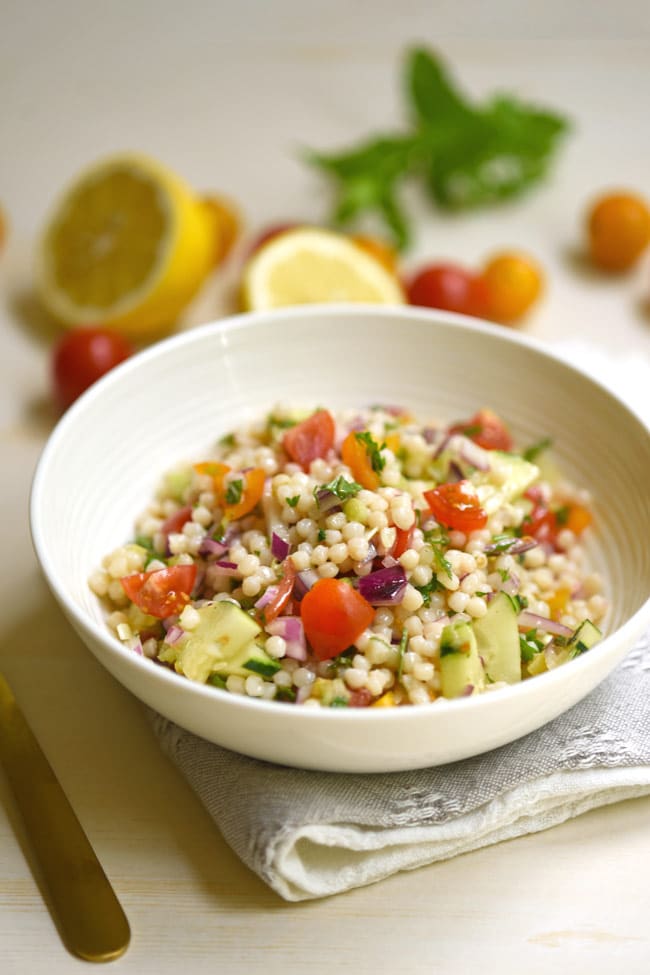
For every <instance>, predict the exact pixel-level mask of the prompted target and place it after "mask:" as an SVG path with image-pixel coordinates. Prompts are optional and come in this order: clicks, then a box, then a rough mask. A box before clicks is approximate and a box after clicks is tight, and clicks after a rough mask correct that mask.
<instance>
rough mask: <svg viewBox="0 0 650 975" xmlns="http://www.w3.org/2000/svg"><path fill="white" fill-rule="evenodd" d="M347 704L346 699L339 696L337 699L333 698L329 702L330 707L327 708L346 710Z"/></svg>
mask: <svg viewBox="0 0 650 975" xmlns="http://www.w3.org/2000/svg"><path fill="white" fill-rule="evenodd" d="M348 703H349V702H348V699H347V698H345V697H341V696H340V695H339V696H338V697H333V698H332V700H331V701H330V705H329V706H330V707H331V708H347V706H348Z"/></svg>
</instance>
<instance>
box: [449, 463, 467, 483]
mask: <svg viewBox="0 0 650 975" xmlns="http://www.w3.org/2000/svg"><path fill="white" fill-rule="evenodd" d="M464 478H465V475H464V474H463V472H462V470H461V469H460V467H459V466H458V464H457V463H456V461H455V460H452V461H451V462H450V464H449V469H448V471H447V481H448V482H449V483H450V484H458V482H459V481H462V480H464Z"/></svg>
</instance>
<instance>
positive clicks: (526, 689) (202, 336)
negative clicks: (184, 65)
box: [29, 303, 650, 726]
mask: <svg viewBox="0 0 650 975" xmlns="http://www.w3.org/2000/svg"><path fill="white" fill-rule="evenodd" d="M369 314H370V315H372V316H375V317H381V318H388V319H390V318H395V317H397V318H404V317H406V318H408V319H410V320H413V321H422V322H423V323H424V324H429V325H432V326H436V325H448V324H452V325H454V326H457V327H459V328H461V329H465V330H467V331H469V332H478V333H480V334H486V335H490V336H491V337H492V338H495V339H496V340H497V341H503V342H505V343H506V344H514V345H519V346H522V347H524V348H527V349H529V350H530V351H531V352H533V353H534V354H536V355H541V356H542V357H544V358H546V359H547V360H550V361H551V362H554V363H558V364H560V365H562V366H564V367H565V368H567V369H568V370H569V371H571V372H573V373H575V374H577V375H579V376H580V377H581V378H582V379H583V380H586V381H587V382H588V383H591V384H593V385H594V386H596V387H597V388H598V390H599V393H600V394H601V395H604V396H605V397H606V398H609V399H610V400H611V401H612V402H613V403H614V404H615V405H616V407H617V409H619V410H622V411H623V412H624V413H626V414H627V416H628V419H629V420H631V421H632V422H633V423H635V424H636V425H638V426H639V427H640V428H641V430H642V431H643V432H644V433H645V434H646V435H647V436H650V427H648V425H647V423H646V422H645V420H644V419H643V417H642V416H640V415H639V414H638V413H637V412H636V411H635V410H634V409H633V408H632V407H631V406H630V405H629V404H628V403H626V402H625V401H624V400H623V399H621V398H620V397H619V396H618V395H617V394H616V393H615V392H613V391H612V390H611V389H610V388H609V387H607V386H606V385H605V384H604V383H603V382H601V381H600V380H599V379H598V378H597V377H594V376H592V375H591V374H589V373H588V372H585V371H583V370H582V369H581V368H580V367H579V366H576V365H574V364H573V363H571V362H569V361H568V360H567V359H565V358H564V357H563V356H562V355H561V354H560V353H558V352H556V351H555V350H554V349H553V348H552V347H548V346H547V345H546V344H545V343H544V342H542V341H541V340H539V339H537V338H535V337H532V336H529V335H523V334H521V333H519V332H514V331H512V330H510V329H504V327H503V326H500V325H496V324H494V323H492V322H487V321H483V320H481V319H477V318H472V317H469V316H466V315H460V314H457V313H454V312H446V311H439V310H437V309H425V308H419V307H413V306H409V305H404V306H402V305H390V306H389V305H373V304H366V303H355V304H338V303H337V304H334V303H332V304H323V305H299V306H291V307H287V308H279V309H273V310H270V311H259V312H241V313H238V314H234V315H230V316H227V317H224V318H220V319H215V320H213V321H210V322H206V323H203V324H201V325H197V326H194V327H192V328H188V329H186V330H184V331H182V332H180V333H178V334H176V335H173V336H169V337H167V338H164V339H161V340H160V341H158V342H155V343H153V344H152V345H150V346H149V347H147V348H145V349H143V350H141V351H140V352H138V353H136V354H135V355H134V356H132V357H131V358H129V359H127V360H125V361H124V362H122V363H121V364H119V365H118V366H116V367H115V368H114V369H112V370H111V371H110V372H109V373H108V374H106V375H105V376H103V377H102V378H101V379H99V380H98V381H97V382H96V383H94V384H93V385H92V386H91V387H90V388H89V389H87V390H86V391H85V392H84V393H83V394H82V395H81V396H80V397H79V398H78V399H77V400H76V401H75V402H74V403H73V404H72V405H71V406H70V407H69V409H68V410H67V411H66V412H65V413H64V414H63V416H62V417H61V418H60V419H59V421H58V422H57V424H56V426H55V427H54V429H53V430H52V432H51V434H50V436H49V437H48V440H47V442H46V444H45V446H44V448H43V451H42V452H41V455H40V457H39V459H38V462H37V465H36V468H35V471H34V475H33V478H32V483H31V488H30V496H29V526H30V534H31V541H32V547H33V549H34V551H35V554H36V557H37V559H38V562H39V565H40V567H41V570H42V572H43V574H44V575H45V578H46V580H47V582H48V585H49V587H50V589H51V591H52V592H53V594H54V596H55V598H56V599H57V601H58V602H59V604H60V606H61V607H62V609H63V610H64V612H65V613H66V614H67V615H68V617H69V618H70V619H71V620H72V621H73V622H74V624H75V626H76V628H77V630H78V631H82V632H89V631H90V633H92V637H93V639H94V640H95V641H96V642H98V643H99V644H100V645H101V647H102V649H103V650H104V651H105V652H106V653H107V654H108V655H109V656H111V657H117V656H119V659H120V662H121V663H123V664H124V665H125V666H126V667H127V668H128V669H130V670H131V671H132V672H134V673H142V674H143V675H144V676H147V675H148V677H149V679H151V680H153V681H154V682H155V683H158V684H160V685H162V686H168V687H169V688H176V689H178V690H179V691H180V693H181V694H183V695H184V696H195V695H197V694H198V695H199V696H200V697H204V698H205V699H206V700H208V699H211V700H215V697H214V695H215V693H216V694H217V695H218V697H217V698H216V700H220V701H222V704H223V706H227V707H233V708H236V709H240V708H243V709H244V710H249V709H252V712H251V713H252V714H253V715H255V714H256V715H258V716H260V717H261V716H262V714H265V715H268V716H272V715H276V717H280V715H284V716H285V717H288V716H289V715H293V716H294V717H293V719H292V720H300V721H305V720H306V721H312V722H315V721H318V722H321V721H325V722H328V721H334V722H337V723H339V724H341V723H343V722H345V723H347V722H359V721H363V722H366V723H367V724H368V725H369V726H370V725H372V724H374V723H375V722H381V723H382V724H383V723H385V722H390V721H393V722H394V721H400V723H403V722H407V723H408V722H410V721H419V720H420V719H421V717H422V714H423V712H426V713H428V714H429V715H430V717H431V719H432V720H435V719H434V717H433V716H434V715H435V714H438V715H440V719H443V716H444V714H446V713H449V712H450V710H451V711H459V710H465V711H471V713H472V714H476V715H479V714H482V713H483V712H488V711H491V710H492V709H493V708H499V707H500V706H501V704H502V703H505V702H506V701H507V700H510V699H511V698H512V697H513V696H516V698H517V699H518V700H521V701H523V700H524V699H525V697H526V696H531V695H533V696H536V695H537V694H538V693H539V692H540V691H541V689H542V687H547V688H548V690H549V692H550V691H551V690H552V688H553V687H554V686H555V685H556V684H560V685H561V684H562V683H564V681H565V675H566V671H565V670H564V667H558V668H556V669H554V670H552V671H546V672H545V673H542V674H539V675H537V676H536V677H535V679H534V680H527V681H521V682H520V683H518V684H513V685H507V686H505V687H500V688H498V689H497V690H495V691H493V692H490V693H484V694H478V695H473V696H470V697H465V698H456V699H453V700H447V699H443V698H437V699H436V700H435V701H432V702H429V704H428V705H419V706H413V707H405V708H345V709H330V708H296V707H295V706H294V705H292V704H290V703H288V702H282V701H264V700H260V699H257V698H248V697H246V696H243V695H234V694H230V693H229V692H227V691H225V690H222V689H220V688H217V687H212V686H208V685H205V684H201V683H199V682H195V681H190V680H188V679H187V678H185V677H183V676H182V675H179V674H176V673H175V672H173V671H171V670H169V669H168V668H166V667H157V666H155V665H153V664H152V661H150V660H149V659H147V658H145V657H140V656H139V655H138V654H135V653H131V654H129V653H128V652H126V651H125V648H124V647H123V645H122V644H121V643H120V641H119V640H118V639H117V637H115V636H113V635H112V634H111V633H110V632H109V630H108V628H107V627H102V626H101V625H100V623H98V621H97V620H95V619H94V618H93V617H92V616H90V615H88V614H87V613H86V612H84V611H83V610H82V609H81V608H80V607H79V606H78V605H77V603H76V602H75V601H74V600H73V599H72V598H71V597H70V596H69V595H68V593H67V592H66V590H65V588H64V586H63V585H62V583H61V582H60V580H59V578H58V575H57V572H56V571H55V569H54V567H53V564H52V562H51V560H50V557H49V555H48V552H47V547H46V544H45V542H44V539H43V528H42V525H43V521H44V513H45V510H46V506H45V505H44V500H45V499H44V497H43V490H42V485H43V483H44V481H45V479H46V477H47V473H48V467H49V464H50V458H51V457H52V456H54V455H55V454H56V451H57V447H58V443H59V441H60V440H62V439H63V438H64V437H65V436H66V434H67V430H68V428H69V427H70V426H71V425H72V424H74V422H75V419H76V417H77V415H78V414H79V413H81V412H82V411H83V410H85V409H86V407H87V406H88V404H90V403H92V402H93V401H94V400H96V399H98V398H100V397H101V396H102V395H103V392H104V390H105V389H108V388H110V387H111V386H112V385H115V384H117V383H119V382H121V380H122V377H124V376H126V375H128V374H129V373H130V372H132V371H134V370H138V369H140V368H142V367H143V366H144V365H146V363H148V362H149V361H151V360H155V359H157V358H159V357H161V356H166V355H169V354H173V352H174V350H175V349H177V348H179V347H182V346H185V345H191V344H193V343H194V342H201V341H202V340H207V337H208V336H212V335H214V334H219V333H227V332H230V331H240V330H246V329H248V328H254V327H255V326H256V325H258V324H261V323H262V322H273V321H276V320H278V319H279V320H286V319H289V320H291V321H292V320H296V319H304V318H305V317H307V318H309V319H318V318H323V317H331V316H332V315H334V316H336V317H338V316H347V317H352V318H353V319H354V318H359V319H361V318H364V317H367V316H368V315H369ZM649 626H650V594H649V595H648V597H647V599H646V601H645V602H644V603H643V604H642V605H641V606H640V607H639V608H638V609H637V611H636V612H635V613H634V614H633V615H632V616H630V617H628V618H627V619H626V620H625V622H624V623H622V624H621V625H620V626H619V627H617V628H616V629H615V630H614V631H613V632H612V633H610V634H607V636H605V637H604V639H603V640H602V641H601V642H600V643H599V644H597V645H596V646H595V647H594V648H593V649H592V650H590V651H589V653H588V654H584V655H581V656H580V657H578V658H576V659H574V660H572V661H571V671H572V673H574V674H577V673H579V670H580V669H582V670H584V671H589V670H590V669H592V667H598V664H599V662H600V659H601V658H602V657H609V656H610V655H611V654H612V653H613V651H614V649H615V646H617V645H620V644H621V643H622V642H625V643H626V645H627V646H628V648H629V649H631V648H632V646H633V645H634V642H636V640H637V639H639V637H640V636H641V635H642V634H643V632H644V631H645V629H647V628H648V627H649ZM619 656H620V655H619ZM610 670H611V668H610ZM609 672H610V671H607V672H606V674H605V675H604V676H605V677H606V676H607V674H608V673H609ZM603 679H604V678H603ZM183 689H184V690H183ZM591 689H593V688H591ZM298 715H300V718H298V717H297V716H298Z"/></svg>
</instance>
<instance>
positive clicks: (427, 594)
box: [413, 576, 440, 609]
mask: <svg viewBox="0 0 650 975" xmlns="http://www.w3.org/2000/svg"><path fill="white" fill-rule="evenodd" d="M413 588H414V589H417V591H418V592H419V593H420V595H421V596H422V599H423V600H424V602H423V603H422V605H423V606H424V608H425V609H426V608H427V607H428V606H430V605H431V594H432V593H434V592H436V590H438V589H440V583H439V582H438V580H437V579H436V577H435V576H432V577H431V582H427V584H426V585H425V586H414V587H413Z"/></svg>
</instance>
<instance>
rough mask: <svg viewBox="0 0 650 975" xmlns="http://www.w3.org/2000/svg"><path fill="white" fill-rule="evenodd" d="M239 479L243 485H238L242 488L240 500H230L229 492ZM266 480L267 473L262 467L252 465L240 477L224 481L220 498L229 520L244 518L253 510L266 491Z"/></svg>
mask: <svg viewBox="0 0 650 975" xmlns="http://www.w3.org/2000/svg"><path fill="white" fill-rule="evenodd" d="M238 481H241V487H239V485H238V487H239V490H240V496H239V500H236V501H229V500H228V497H229V494H230V493H231V492H232V490H233V487H234V485H235V484H237V482H238ZM265 481H266V473H265V472H264V471H263V470H262V468H261V467H252V468H251V469H250V470H248V471H242V472H241V474H240V475H239V476H238V477H235V478H233V479H232V480H231V481H230V482H229V483H226V482H225V481H224V482H223V484H222V489H221V496H220V498H219V501H220V503H221V504H222V505H223V513H224V518H226V519H227V520H228V521H236V520H237V519H238V518H243V517H244V515H247V514H248V513H249V512H250V511H252V510H253V508H254V507H255V505H256V504H257V502H258V501H259V500H260V498H261V497H262V494H263V493H264V482H265Z"/></svg>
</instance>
